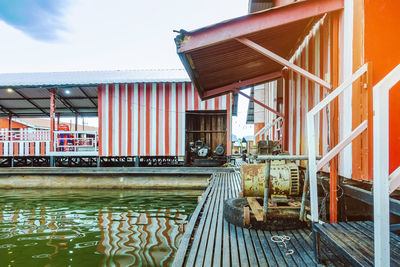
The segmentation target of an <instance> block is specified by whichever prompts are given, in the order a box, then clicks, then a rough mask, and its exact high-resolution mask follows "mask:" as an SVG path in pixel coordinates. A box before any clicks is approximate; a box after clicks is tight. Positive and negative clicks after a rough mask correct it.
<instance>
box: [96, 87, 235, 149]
mask: <svg viewBox="0 0 400 267" xmlns="http://www.w3.org/2000/svg"><path fill="white" fill-rule="evenodd" d="M98 91H99V138H100V143H101V144H100V146H99V148H100V155H101V156H183V155H184V154H185V111H189V110H227V111H228V112H227V113H228V115H227V116H228V140H230V132H231V128H230V127H231V126H230V121H229V118H230V116H231V113H230V112H231V104H230V103H231V95H230V94H229V95H225V96H220V97H217V98H213V99H209V100H206V101H201V100H200V97H199V95H198V93H197V91H196V89H195V88H194V87H193V85H192V84H191V83H180V82H179V83H132V84H105V85H100V86H99V90H98ZM227 143H228V145H230V143H231V142H230V141H229V142H227ZM227 151H230V148H228V149H227Z"/></svg>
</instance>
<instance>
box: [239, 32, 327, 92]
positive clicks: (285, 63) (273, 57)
mask: <svg viewBox="0 0 400 267" xmlns="http://www.w3.org/2000/svg"><path fill="white" fill-rule="evenodd" d="M236 40H237V41H239V42H241V43H242V44H244V45H246V46H248V47H250V48H251V49H253V50H255V51H257V52H259V53H260V54H263V55H264V56H266V57H268V58H269V59H271V60H273V61H275V62H277V63H279V64H281V65H283V66H286V67H288V68H289V69H291V70H293V71H294V72H296V73H298V74H299V75H301V76H303V77H305V78H307V79H309V80H311V81H313V82H315V83H317V84H319V85H321V86H322V87H325V88H327V89H328V90H331V89H332V85H331V84H329V83H327V82H326V81H324V80H322V79H321V78H319V77H317V76H316V75H314V74H312V73H310V72H308V71H306V70H304V69H302V68H300V67H299V66H297V65H295V64H293V63H291V62H289V61H288V60H286V59H284V58H283V57H281V56H279V55H277V54H275V53H274V52H272V51H270V50H268V49H266V48H264V47H262V46H260V45H259V44H257V43H255V42H253V41H250V40H249V39H247V38H244V37H239V38H236Z"/></svg>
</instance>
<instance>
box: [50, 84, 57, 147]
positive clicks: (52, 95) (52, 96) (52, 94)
mask: <svg viewBox="0 0 400 267" xmlns="http://www.w3.org/2000/svg"><path fill="white" fill-rule="evenodd" d="M55 95H56V89H54V88H51V89H50V151H51V152H54V128H55V125H54V124H55V123H54V119H55V118H54V116H55V112H56V97H55Z"/></svg>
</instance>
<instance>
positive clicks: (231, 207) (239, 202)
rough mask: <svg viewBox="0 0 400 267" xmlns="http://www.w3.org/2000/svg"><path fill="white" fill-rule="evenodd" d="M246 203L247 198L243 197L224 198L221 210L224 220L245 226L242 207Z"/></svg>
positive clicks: (246, 204)
mask: <svg viewBox="0 0 400 267" xmlns="http://www.w3.org/2000/svg"><path fill="white" fill-rule="evenodd" d="M248 205H249V203H248V202H247V198H244V197H240V198H229V199H226V200H225V201H224V210H223V215H224V218H225V220H226V221H227V222H229V223H231V224H234V225H236V226H240V227H245V225H244V212H243V208H244V207H245V206H248ZM250 213H251V211H250Z"/></svg>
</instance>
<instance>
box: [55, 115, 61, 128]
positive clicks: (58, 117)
mask: <svg viewBox="0 0 400 267" xmlns="http://www.w3.org/2000/svg"><path fill="white" fill-rule="evenodd" d="M60 116H61V114H60V113H57V128H56V129H57V131H58V130H60Z"/></svg>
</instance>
